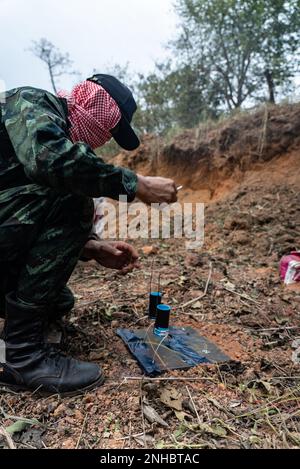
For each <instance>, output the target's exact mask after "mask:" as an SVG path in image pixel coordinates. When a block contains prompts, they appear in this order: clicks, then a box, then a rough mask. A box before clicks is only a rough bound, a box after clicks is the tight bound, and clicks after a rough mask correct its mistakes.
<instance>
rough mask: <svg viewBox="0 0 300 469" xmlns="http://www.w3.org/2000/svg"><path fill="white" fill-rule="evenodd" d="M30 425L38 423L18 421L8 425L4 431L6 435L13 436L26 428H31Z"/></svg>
mask: <svg viewBox="0 0 300 469" xmlns="http://www.w3.org/2000/svg"><path fill="white" fill-rule="evenodd" d="M32 425H39V421H38V420H36V419H32V420H30V419H20V420H17V421H16V422H14V423H13V424H12V425H9V427H6V428H5V430H6V431H7V433H9V434H10V435H14V434H15V433H21V432H23V431H24V430H26V428H28V427H30V426H32Z"/></svg>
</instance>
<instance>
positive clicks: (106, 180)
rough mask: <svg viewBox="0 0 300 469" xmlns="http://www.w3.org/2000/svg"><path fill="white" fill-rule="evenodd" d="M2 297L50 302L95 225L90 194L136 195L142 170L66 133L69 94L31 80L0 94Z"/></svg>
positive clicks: (97, 195) (61, 286) (57, 293)
mask: <svg viewBox="0 0 300 469" xmlns="http://www.w3.org/2000/svg"><path fill="white" fill-rule="evenodd" d="M0 103H1V108H0V109H1V111H0V301H1V297H2V299H3V297H4V295H5V293H7V292H9V291H11V290H15V291H16V293H17V296H18V297H19V298H20V299H21V300H23V301H26V302H28V303H33V304H41V305H47V304H48V305H49V303H51V302H55V300H56V299H57V297H58V295H59V293H60V292H61V291H62V290H63V289H64V287H65V285H66V283H67V282H68V279H69V277H70V275H71V273H72V271H73V269H74V267H75V265H76V263H77V261H78V258H79V256H80V253H81V250H82V248H83V247H84V245H85V243H86V241H87V239H88V237H89V233H90V230H91V225H92V218H93V201H92V198H93V197H95V198H96V197H102V196H104V197H110V198H112V199H118V197H119V195H127V196H128V201H132V200H133V199H134V196H135V192H136V186H137V177H136V175H135V174H134V173H133V172H131V171H129V170H126V169H123V168H118V167H114V166H112V165H108V164H105V163H104V161H103V160H102V159H101V158H99V157H97V156H96V155H95V154H94V153H93V151H92V150H91V148H90V147H89V146H87V145H86V144H84V143H77V144H73V143H72V142H71V141H70V137H69V122H68V109H67V104H66V101H65V100H64V99H62V98H57V97H55V96H53V95H52V94H50V93H48V92H46V91H43V90H39V89H35V88H31V87H25V88H17V89H14V90H11V91H7V92H6V93H2V94H0Z"/></svg>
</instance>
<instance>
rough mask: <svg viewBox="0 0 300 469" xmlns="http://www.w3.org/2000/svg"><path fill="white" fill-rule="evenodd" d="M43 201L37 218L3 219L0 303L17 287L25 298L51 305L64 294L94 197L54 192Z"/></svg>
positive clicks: (89, 223)
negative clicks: (25, 221) (24, 220)
mask: <svg viewBox="0 0 300 469" xmlns="http://www.w3.org/2000/svg"><path fill="white" fill-rule="evenodd" d="M36 204H37V207H36V209H37V211H38V207H39V206H42V207H43V212H44V213H41V214H40V217H39V220H38V222H35V223H32V224H22V223H20V222H18V220H15V221H14V219H13V214H12V215H11V219H10V220H8V221H6V222H4V223H1V221H2V220H1V213H0V308H1V303H2V304H3V302H4V298H5V295H6V294H7V293H8V292H10V291H15V292H16V295H17V297H18V298H19V299H21V300H22V301H25V302H26V303H30V304H34V305H41V306H45V307H51V304H53V303H55V302H56V301H57V299H58V297H59V295H60V294H61V292H63V291H65V286H66V284H67V282H68V280H69V278H70V276H71V274H72V272H73V270H74V268H75V266H76V264H77V262H78V259H79V257H80V254H81V251H82V249H83V247H84V245H85V243H86V241H87V239H88V237H89V233H90V231H91V227H92V220H93V202H92V200H91V199H88V198H85V197H80V196H74V195H65V196H57V195H56V196H55V197H54V198H53V197H52V200H50V201H49V204H46V205H45V204H41V201H40V199H39V198H38V197H37V200H36Z"/></svg>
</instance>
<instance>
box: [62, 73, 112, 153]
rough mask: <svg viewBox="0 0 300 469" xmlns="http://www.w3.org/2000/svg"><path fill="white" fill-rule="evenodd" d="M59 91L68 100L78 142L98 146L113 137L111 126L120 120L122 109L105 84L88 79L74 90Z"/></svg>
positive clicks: (72, 124)
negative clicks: (105, 87) (67, 91)
mask: <svg viewBox="0 0 300 469" xmlns="http://www.w3.org/2000/svg"><path fill="white" fill-rule="evenodd" d="M58 95H59V96H60V97H62V98H65V99H66V100H67V103H68V110H69V120H70V123H71V128H70V134H71V139H72V141H73V142H74V143H75V142H85V143H87V144H88V145H89V146H90V147H91V148H92V149H93V150H94V149H96V148H99V147H101V146H102V145H104V144H105V143H106V142H108V141H109V140H110V139H111V137H112V135H111V133H110V130H111V129H113V128H114V127H116V125H117V124H118V123H119V121H120V119H121V111H120V109H119V106H118V105H117V103H116V102H115V100H114V99H113V98H112V97H111V96H110V95H109V94H108V93H107V91H106V90H105V89H104V88H102V86H100V85H97V84H96V83H93V82H91V81H84V82H83V83H79V84H78V85H76V86H75V87H74V88H73V90H72V92H71V93H70V94H68V93H66V92H64V91H60V92H59V93H58Z"/></svg>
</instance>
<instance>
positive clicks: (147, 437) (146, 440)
mask: <svg viewBox="0 0 300 469" xmlns="http://www.w3.org/2000/svg"><path fill="white" fill-rule="evenodd" d="M134 439H135V441H136V442H137V443H138V444H139V445H141V446H145V443H147V444H148V443H149V444H150V445H151V446H152V445H153V444H154V442H155V440H154V438H153V436H150V435H145V436H135V437H134Z"/></svg>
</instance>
